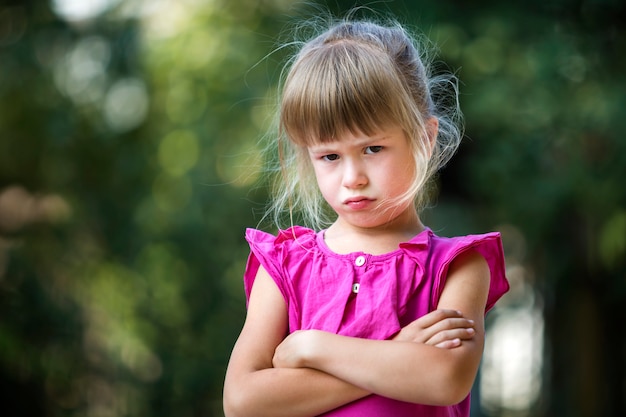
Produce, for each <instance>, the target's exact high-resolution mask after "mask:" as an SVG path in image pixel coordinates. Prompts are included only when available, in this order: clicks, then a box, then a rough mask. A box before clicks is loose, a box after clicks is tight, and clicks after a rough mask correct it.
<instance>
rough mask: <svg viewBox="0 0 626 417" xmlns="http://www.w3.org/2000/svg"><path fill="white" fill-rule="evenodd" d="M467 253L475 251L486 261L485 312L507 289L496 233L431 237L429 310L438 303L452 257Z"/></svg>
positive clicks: (501, 253)
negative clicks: (487, 277)
mask: <svg viewBox="0 0 626 417" xmlns="http://www.w3.org/2000/svg"><path fill="white" fill-rule="evenodd" d="M468 250H475V251H477V252H478V253H480V254H481V255H482V256H483V257H484V258H485V260H486V261H487V264H488V265H489V270H490V272H491V281H490V284H489V294H488V296H487V302H486V305H485V313H486V312H487V311H489V310H490V309H491V308H492V307H493V306H494V305H495V303H496V302H497V301H498V300H499V299H500V297H502V295H504V294H505V293H506V292H507V291H508V290H509V282H508V281H507V279H506V275H505V262H504V252H503V250H502V239H501V237H500V233H497V232H492V233H486V234H482V235H468V236H462V237H455V238H442V237H435V238H433V252H432V253H431V256H432V258H431V271H432V273H433V276H434V277H435V282H434V286H433V294H432V300H433V303H434V305H433V306H431V307H432V308H435V307H436V304H437V303H438V302H439V298H440V296H441V293H442V291H443V288H444V286H445V283H446V277H447V273H448V268H449V267H450V264H451V263H452V261H453V260H454V259H456V257H458V256H459V255H460V254H462V253H464V252H466V251H468Z"/></svg>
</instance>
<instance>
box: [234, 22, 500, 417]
mask: <svg viewBox="0 0 626 417" xmlns="http://www.w3.org/2000/svg"><path fill="white" fill-rule="evenodd" d="M442 84H444V85H445V84H447V85H448V86H450V85H452V86H453V87H454V86H456V84H455V83H454V82H453V78H452V77H449V78H442V79H430V78H429V74H428V69H427V68H426V66H425V64H424V63H423V61H422V60H421V58H420V53H419V52H418V50H417V48H416V46H415V44H414V42H413V40H412V39H411V38H410V37H409V36H407V34H406V33H405V31H404V30H403V29H402V28H401V27H399V26H397V25H392V26H389V27H387V26H381V25H378V24H374V23H371V22H365V21H343V22H341V23H339V24H337V25H335V26H333V27H331V28H330V29H329V30H327V31H326V32H325V33H322V34H321V35H319V36H318V37H316V38H314V39H312V40H311V41H309V42H308V43H306V44H304V46H303V47H302V49H301V51H300V52H299V54H298V55H297V56H296V57H295V59H294V60H293V62H292V64H291V68H290V69H289V72H288V74H287V77H286V79H285V81H284V85H283V94H282V99H281V109H280V133H281V135H279V157H280V162H281V165H282V175H281V176H280V177H279V179H280V180H281V183H280V186H279V187H277V189H276V193H275V194H276V195H275V200H274V207H273V212H274V213H275V214H276V216H280V214H281V213H282V212H288V213H289V214H292V213H294V212H296V213H300V214H301V215H302V216H303V217H304V219H305V220H307V221H308V222H309V223H310V225H311V226H312V227H315V230H314V229H309V228H305V227H302V226H292V227H290V228H289V229H287V230H279V233H278V235H277V236H274V235H270V234H267V233H264V232H261V231H258V230H253V229H249V230H248V231H247V233H246V238H247V240H248V242H249V244H250V248H251V254H250V257H249V260H248V265H247V268H246V271H245V274H244V283H245V291H246V296H247V308H248V314H247V318H246V321H245V324H244V326H243V329H242V331H241V335H240V336H239V339H238V340H237V343H236V345H235V347H234V349H233V352H232V356H231V359H230V363H229V365H228V370H227V374H226V380H225V384H224V410H225V414H226V416H228V417H237V416H254V417H262V416H272V417H277V416H289V417H297V416H316V415H325V416H359V417H368V416H383V417H385V416H389V417H403V416H468V415H469V392H470V389H471V387H472V384H473V382H474V378H475V376H476V372H477V370H478V365H479V362H480V359H481V354H482V349H483V341H484V315H485V313H486V311H488V310H489V309H490V308H491V307H492V306H493V305H494V304H495V302H496V301H497V300H498V298H500V296H502V294H504V293H505V292H506V291H507V290H508V283H507V281H506V278H505V276H504V259H503V253H502V247H501V242H500V236H499V234H497V233H489V234H484V235H470V236H461V237H454V238H444V237H438V236H436V235H435V234H434V233H433V232H432V231H431V230H430V229H429V228H427V227H425V226H424V225H423V224H422V222H421V221H420V217H419V208H420V207H423V202H424V199H425V198H424V197H425V196H424V195H425V193H426V191H425V190H426V185H427V183H428V180H429V179H430V178H431V177H432V175H433V174H434V173H435V172H436V171H437V170H438V169H439V168H440V167H441V166H442V165H443V164H445V163H446V162H447V160H448V159H449V157H450V156H451V155H452V154H453V153H454V151H455V150H456V147H457V145H458V142H459V141H460V128H459V127H458V126H457V124H455V123H456V122H458V120H459V117H458V116H457V115H458V112H457V111H456V105H455V103H456V88H452V90H454V91H453V95H454V97H453V100H450V99H449V98H448V99H446V98H445V97H443V96H442V95H441V91H440V90H438V87H437V86H438V85H442ZM446 103H448V104H449V103H453V106H452V107H453V108H452V109H451V110H449V109H448V110H446V109H443V108H442V105H443V104H446ZM328 208H330V209H332V210H329V209H328ZM328 213H331V214H332V215H333V218H332V220H331V221H330V225H328V223H325V217H326V214H328Z"/></svg>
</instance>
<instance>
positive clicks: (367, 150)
mask: <svg viewBox="0 0 626 417" xmlns="http://www.w3.org/2000/svg"><path fill="white" fill-rule="evenodd" d="M382 150H383V147H382V146H368V147H367V148H365V153H370V154H371V153H378V152H380V151H382Z"/></svg>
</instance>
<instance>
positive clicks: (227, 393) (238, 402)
mask: <svg viewBox="0 0 626 417" xmlns="http://www.w3.org/2000/svg"><path fill="white" fill-rule="evenodd" d="M245 392H246V390H233V389H230V390H229V389H224V396H223V398H222V406H223V408H224V416H225V417H246V416H251V415H252V414H250V412H249V408H250V407H249V406H248V403H249V402H250V401H249V400H248V398H247V396H246V395H245Z"/></svg>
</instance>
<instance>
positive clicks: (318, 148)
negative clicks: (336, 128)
mask: <svg viewBox="0 0 626 417" xmlns="http://www.w3.org/2000/svg"><path fill="white" fill-rule="evenodd" d="M389 138H390V136H387V135H384V136H372V137H367V138H364V139H356V140H355V141H353V142H352V143H351V145H350V146H351V147H354V148H365V147H367V146H372V144H377V143H381V142H386V141H387V140H389ZM341 142H342V141H336V142H331V143H320V144H318V145H310V146H308V149H309V152H311V153H334V152H336V151H337V150H336V147H334V146H333V145H334V144H336V143H337V144H338V143H341Z"/></svg>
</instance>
